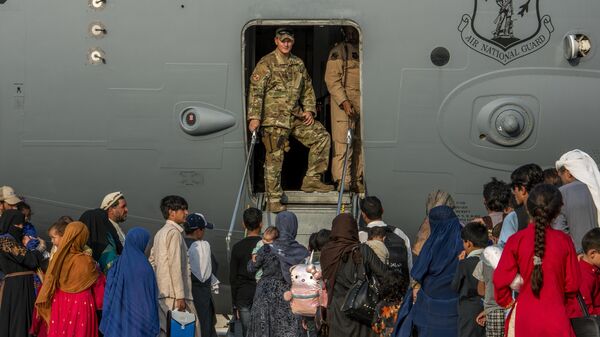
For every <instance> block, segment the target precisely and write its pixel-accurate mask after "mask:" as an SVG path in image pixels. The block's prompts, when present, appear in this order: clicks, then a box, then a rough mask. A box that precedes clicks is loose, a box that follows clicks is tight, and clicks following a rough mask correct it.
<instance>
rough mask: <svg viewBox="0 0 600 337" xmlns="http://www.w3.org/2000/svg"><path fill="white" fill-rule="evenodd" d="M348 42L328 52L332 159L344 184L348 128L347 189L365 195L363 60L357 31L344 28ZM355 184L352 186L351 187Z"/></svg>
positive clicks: (334, 172)
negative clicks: (361, 82)
mask: <svg viewBox="0 0 600 337" xmlns="http://www.w3.org/2000/svg"><path fill="white" fill-rule="evenodd" d="M344 33H345V34H344V35H345V41H344V42H341V43H338V44H336V45H335V46H334V47H333V48H332V49H331V51H330V52H329V59H328V60H327V67H326V69H325V83H326V84H327V90H329V94H330V95H331V138H332V140H333V157H332V158H331V175H332V176H333V179H334V180H336V181H337V183H338V189H339V188H340V185H341V184H342V182H341V180H342V170H343V168H344V159H345V157H346V143H347V140H346V138H347V133H348V128H351V129H352V131H353V134H352V145H351V146H350V148H349V149H348V153H347V155H348V161H347V164H346V176H345V179H344V180H345V181H344V190H345V191H348V190H349V189H350V188H353V189H354V190H356V191H357V192H364V185H363V183H362V178H363V154H362V142H361V138H360V115H361V114H360V61H359V53H358V52H359V50H358V32H357V31H356V29H354V28H353V27H350V26H346V27H344ZM350 185H352V186H350Z"/></svg>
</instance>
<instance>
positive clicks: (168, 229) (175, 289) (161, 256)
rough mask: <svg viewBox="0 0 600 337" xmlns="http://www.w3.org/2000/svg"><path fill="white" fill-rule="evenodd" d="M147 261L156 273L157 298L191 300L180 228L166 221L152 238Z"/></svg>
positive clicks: (188, 272) (185, 254)
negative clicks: (152, 242)
mask: <svg viewBox="0 0 600 337" xmlns="http://www.w3.org/2000/svg"><path fill="white" fill-rule="evenodd" d="M149 260H150V264H151V265H152V267H153V268H154V272H155V273H156V282H157V283H158V298H174V299H186V300H193V297H192V279H191V271H190V264H189V262H188V255H187V246H186V244H185V241H184V239H183V227H182V226H180V225H178V224H176V223H175V222H173V221H171V220H167V222H166V223H165V225H164V226H163V227H162V228H161V229H160V230H159V231H158V232H157V233H156V235H155V236H154V246H153V247H152V252H151V253H150V258H149Z"/></svg>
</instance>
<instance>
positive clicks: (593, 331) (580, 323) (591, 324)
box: [571, 292, 600, 337]
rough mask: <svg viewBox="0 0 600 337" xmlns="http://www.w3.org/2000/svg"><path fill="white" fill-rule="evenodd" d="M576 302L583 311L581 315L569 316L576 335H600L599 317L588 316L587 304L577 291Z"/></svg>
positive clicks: (589, 336)
mask: <svg viewBox="0 0 600 337" xmlns="http://www.w3.org/2000/svg"><path fill="white" fill-rule="evenodd" d="M577 302H579V306H580V307H581V312H583V317H576V318H571V325H572V326H573V331H574V332H575V336H577V337H600V328H599V325H600V317H599V316H590V313H589V312H588V309H587V305H586V304H585V302H584V301H583V297H582V296H581V293H580V292H577Z"/></svg>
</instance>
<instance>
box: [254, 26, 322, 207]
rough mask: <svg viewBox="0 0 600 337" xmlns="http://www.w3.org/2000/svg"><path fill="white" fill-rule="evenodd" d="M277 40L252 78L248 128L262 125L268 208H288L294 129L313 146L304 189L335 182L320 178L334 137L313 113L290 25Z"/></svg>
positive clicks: (308, 81) (308, 80) (305, 74)
mask: <svg viewBox="0 0 600 337" xmlns="http://www.w3.org/2000/svg"><path fill="white" fill-rule="evenodd" d="M275 44H276V45H277V48H276V49H275V50H274V51H273V52H271V53H269V54H268V55H266V56H264V57H263V58H262V59H261V60H260V61H259V62H258V64H257V65H256V68H254V71H253V72H252V76H251V78H250V92H249V97H248V120H249V126H248V128H249V130H250V132H252V131H254V130H256V129H258V128H259V127H260V126H262V141H263V144H264V145H265V149H266V158H265V187H266V192H267V200H268V203H269V206H268V209H269V211H271V212H280V211H283V210H285V209H286V207H285V206H284V205H283V204H282V203H281V197H282V196H283V190H282V188H281V167H282V165H283V156H284V153H285V152H287V151H288V150H289V141H288V138H289V136H290V135H291V136H293V137H294V138H296V139H297V140H299V141H300V142H301V143H302V144H304V146H306V147H309V148H310V151H309V154H308V169H307V171H306V176H305V177H304V180H303V181H302V187H301V189H302V191H305V192H328V191H332V190H333V186H331V185H326V184H324V183H322V182H321V175H322V174H323V172H325V171H326V170H327V167H328V166H329V150H330V146H331V139H330V137H329V134H328V133H327V130H325V128H324V127H323V125H322V124H321V123H319V122H318V121H315V119H314V117H315V116H314V114H315V112H316V108H315V104H316V102H315V101H316V100H315V92H314V90H313V87H312V82H311V78H310V76H309V75H308V72H307V71H306V67H305V66H304V63H303V62H302V60H301V59H300V58H298V57H296V56H294V55H292V53H291V50H292V46H293V45H294V35H293V33H292V31H291V30H290V29H288V28H279V29H277V31H276V34H275Z"/></svg>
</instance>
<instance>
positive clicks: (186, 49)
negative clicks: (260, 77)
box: [0, 0, 600, 312]
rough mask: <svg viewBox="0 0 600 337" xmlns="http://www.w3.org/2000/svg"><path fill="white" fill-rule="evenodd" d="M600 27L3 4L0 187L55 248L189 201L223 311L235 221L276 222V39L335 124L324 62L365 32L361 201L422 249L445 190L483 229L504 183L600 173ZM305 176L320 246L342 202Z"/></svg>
mask: <svg viewBox="0 0 600 337" xmlns="http://www.w3.org/2000/svg"><path fill="white" fill-rule="evenodd" d="M597 13H600V2H598V1H590V0H584V1H583V2H580V3H577V4H573V3H571V2H565V1H555V0H496V1H494V0H489V1H488V0H461V1H458V2H453V1H428V0H426V1H378V0H375V1H357V0H348V1H325V0H310V1H308V0H296V1H281V0H280V1H273V0H262V1H259V0H246V1H231V0H221V1H198V0H168V1H157V0H148V1H143V2H142V1H138V2H135V1H120V0H78V1H73V0H69V1H66V0H59V1H22V0H0V155H1V158H2V159H1V160H0V172H1V177H2V179H1V181H0V184H1V185H11V186H13V187H14V188H15V189H16V190H17V192H18V193H20V194H22V195H23V196H24V197H25V198H26V200H27V201H28V202H29V203H30V204H31V205H32V206H33V209H34V212H35V214H36V215H35V216H34V218H33V222H34V224H36V225H38V226H39V227H40V228H41V229H42V230H44V229H45V228H46V227H47V226H48V225H49V224H51V223H52V222H53V221H54V220H55V219H56V218H57V217H58V216H60V215H65V214H66V215H71V216H73V217H79V215H80V214H81V212H83V211H84V210H85V209H89V208H95V207H98V206H99V204H100V201H101V199H102V197H103V196H104V195H105V194H106V193H108V192H112V191H122V192H123V193H125V196H126V198H127V201H128V204H129V210H130V211H129V218H128V221H127V222H126V223H125V228H126V229H129V228H131V227H134V226H143V227H145V228H147V229H149V230H151V231H152V232H155V231H156V230H158V229H159V228H160V226H161V224H162V223H163V220H162V218H161V216H160V211H159V208H158V204H159V200H160V199H161V198H162V197H163V196H165V195H168V194H178V195H182V196H184V197H185V198H187V200H188V202H189V204H190V209H191V210H192V211H199V212H202V213H204V214H205V215H206V216H207V218H208V219H209V220H210V221H211V222H214V223H215V224H216V225H217V228H216V229H215V230H213V231H212V232H211V233H209V234H208V235H207V239H208V240H209V242H210V243H211V245H212V248H213V251H214V253H215V255H216V256H217V257H218V261H219V264H220V268H219V271H218V275H217V276H218V278H219V279H220V280H221V281H222V282H223V284H225V286H224V287H223V288H222V290H221V292H220V294H219V295H218V297H217V298H216V301H217V307H218V308H217V309H218V311H219V312H228V311H229V310H230V304H229V303H230V298H229V296H230V295H229V291H228V287H227V283H228V263H227V248H228V244H227V242H226V237H228V235H229V233H230V231H229V227H230V225H231V224H232V225H233V226H232V231H231V237H230V238H231V240H230V242H229V245H231V244H233V243H235V242H236V241H238V240H239V239H240V238H242V237H243V235H244V233H243V230H242V227H241V225H240V213H241V212H240V211H241V210H243V208H245V207H247V206H258V207H261V208H264V197H263V190H264V187H263V186H262V181H261V171H262V166H261V165H262V162H261V161H262V156H263V155H262V154H261V153H262V151H264V150H262V145H261V144H260V143H259V144H256V146H255V148H256V151H255V153H253V156H251V157H250V156H249V149H250V147H251V135H250V134H249V133H248V131H247V123H246V118H245V106H246V94H247V88H248V79H249V76H250V74H251V71H252V69H253V67H254V65H255V64H256V62H257V61H258V60H259V59H260V57H262V56H263V55H265V54H266V53H268V52H270V51H271V50H272V49H273V48H274V44H273V36H274V31H275V29H276V28H277V27H280V26H291V27H293V28H294V29H295V31H296V44H295V46H294V50H293V53H294V54H296V55H298V56H300V57H301V58H302V59H303V60H304V62H305V64H306V65H307V68H308V70H309V72H310V73H311V76H312V78H313V85H314V87H315V91H316V93H317V97H319V102H320V106H321V111H320V115H319V118H320V120H321V121H322V122H323V123H324V124H326V125H327V123H328V104H329V103H328V102H329V101H328V93H327V90H326V87H325V85H324V82H323V73H324V68H325V64H326V60H327V55H328V52H329V50H330V49H331V48H332V47H333V46H334V44H335V43H336V42H339V41H341V40H342V38H343V37H342V33H341V29H340V28H342V27H344V26H351V27H354V28H355V29H356V30H357V31H358V32H359V34H360V60H361V71H362V73H361V76H362V77H361V81H362V83H361V85H362V109H361V110H362V112H363V117H362V119H361V127H362V137H363V140H364V142H363V146H364V151H365V157H366V165H365V183H366V185H367V191H368V194H370V195H377V196H379V197H380V198H381V200H382V201H383V204H384V208H385V213H384V219H385V220H386V221H387V222H388V223H390V224H394V225H396V226H399V227H400V228H402V229H403V230H405V231H406V232H407V233H408V234H409V236H414V234H415V233H416V231H417V229H418V226H419V225H420V224H421V222H422V220H423V218H424V215H425V198H426V196H427V194H428V193H429V192H430V191H431V190H434V189H442V190H446V191H449V192H450V193H451V194H452V195H453V196H454V198H455V199H456V201H457V204H458V205H457V212H458V213H459V215H460V216H461V218H462V219H465V220H468V219H470V218H472V217H473V216H475V215H481V214H483V212H484V208H483V205H482V196H481V190H482V185H483V184H484V183H485V182H487V181H489V179H490V177H498V178H502V179H507V178H508V175H509V173H510V171H512V170H513V169H514V168H515V167H516V166H518V165H521V164H525V163H530V162H535V163H538V164H540V165H541V166H545V167H548V166H551V165H552V164H553V162H554V161H555V160H556V159H557V158H558V157H559V156H560V155H561V154H562V153H564V152H566V151H568V150H571V149H573V148H581V149H582V150H584V151H586V152H588V153H590V154H591V155H593V156H594V157H595V158H596V160H597V161H598V159H599V156H600V147H598V143H596V142H597V141H598V140H599V139H598V134H597V127H598V125H599V122H600V117H599V116H600V115H599V114H598V107H599V106H600V95H599V91H598V88H600V59H598V57H597V56H596V55H595V54H596V47H595V46H596V43H597V42H598V41H596V40H595V39H597V38H598V37H599V36H600V22H599V21H598V20H597ZM247 159H249V160H248V163H249V168H248V172H247V173H246V170H245V168H246V167H245V163H246V160H247ZM303 165H306V150H305V149H303V147H302V146H301V145H299V144H292V150H291V151H290V152H289V153H288V154H287V155H286V164H285V166H284V173H283V174H284V177H283V184H284V187H285V188H286V190H287V191H288V192H287V194H288V197H289V198H290V203H291V204H293V205H294V207H291V209H293V210H294V211H296V212H297V213H298V214H300V215H301V216H300V226H301V228H300V234H301V240H304V241H306V235H307V234H309V233H310V232H311V231H314V230H315V229H318V228H320V227H326V226H329V224H330V221H331V219H332V218H333V215H335V213H336V211H337V210H336V203H337V201H338V197H339V196H338V195H336V194H335V193H331V194H323V195H319V194H314V193H313V194H305V193H302V192H298V191H297V190H298V187H299V184H300V183H299V182H300V180H301V179H302V175H303V169H304V166H303ZM242 182H243V184H242ZM240 184H241V186H242V187H241V191H242V193H241V197H240V202H239V204H238V207H237V212H234V208H236V207H235V205H236V199H237V194H236V193H237V192H238V190H239V188H240ZM356 200H357V195H356V194H354V193H346V194H344V195H343V203H342V204H343V209H342V211H349V212H353V213H354V214H357V207H356ZM232 218H233V221H232ZM272 218H273V217H272V215H270V216H268V217H266V218H265V223H266V224H267V223H272Z"/></svg>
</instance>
